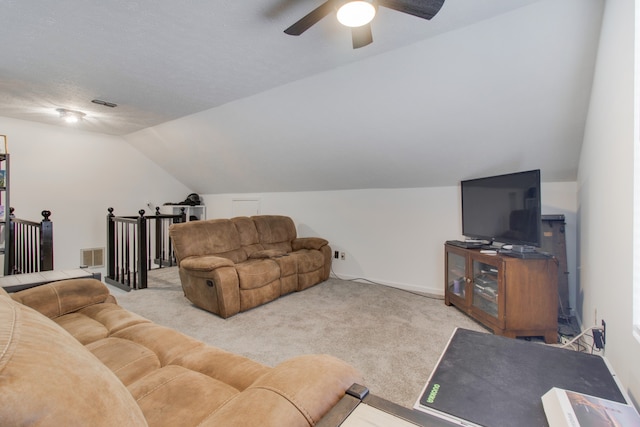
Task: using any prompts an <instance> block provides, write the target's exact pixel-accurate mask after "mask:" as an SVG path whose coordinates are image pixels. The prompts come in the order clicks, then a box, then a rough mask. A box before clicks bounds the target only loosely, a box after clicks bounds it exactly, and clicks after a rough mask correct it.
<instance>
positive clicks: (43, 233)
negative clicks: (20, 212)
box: [4, 208, 53, 276]
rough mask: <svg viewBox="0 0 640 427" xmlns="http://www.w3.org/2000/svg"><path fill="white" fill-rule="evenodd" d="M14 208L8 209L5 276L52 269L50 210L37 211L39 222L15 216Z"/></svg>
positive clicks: (51, 223)
mask: <svg viewBox="0 0 640 427" xmlns="http://www.w3.org/2000/svg"><path fill="white" fill-rule="evenodd" d="M14 211H15V210H14V208H10V209H9V233H10V234H9V247H8V248H7V251H6V253H5V263H4V274H5V276H6V275H10V274H23V273H36V272H40V271H49V270H53V222H52V221H51V220H50V219H49V217H50V216H51V211H47V210H44V211H42V212H41V215H42V217H43V219H42V221H41V222H35V221H29V220H26V219H20V218H15V214H14Z"/></svg>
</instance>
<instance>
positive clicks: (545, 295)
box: [444, 245, 558, 343]
mask: <svg viewBox="0 0 640 427" xmlns="http://www.w3.org/2000/svg"><path fill="white" fill-rule="evenodd" d="M557 270H558V264H557V262H556V260H555V259H552V258H547V259H519V258H512V257H508V256H504V255H500V254H498V255H488V254H482V253H481V252H480V251H479V250H478V249H464V248H459V247H456V246H452V245H445V275H446V277H445V290H444V293H445V298H444V301H445V304H446V305H453V306H455V307H456V308H458V309H459V310H461V311H462V312H464V313H466V314H467V315H469V316H470V317H472V318H474V319H475V320H477V321H478V322H480V323H482V324H483V325H484V326H486V327H488V328H489V329H491V330H493V332H494V333H495V334H496V335H504V336H508V337H512V338H515V337H518V336H543V337H544V339H545V341H546V342H547V343H555V342H557V330H558V318H557V302H556V301H557V298H558V290H557V289H558V279H557Z"/></svg>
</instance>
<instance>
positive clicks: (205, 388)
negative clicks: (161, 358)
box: [129, 365, 239, 427]
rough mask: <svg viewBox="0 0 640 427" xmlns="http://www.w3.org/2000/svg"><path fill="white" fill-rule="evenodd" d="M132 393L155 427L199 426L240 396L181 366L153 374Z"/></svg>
mask: <svg viewBox="0 0 640 427" xmlns="http://www.w3.org/2000/svg"><path fill="white" fill-rule="evenodd" d="M129 390H130V392H131V395H132V396H133V397H134V398H135V399H136V402H138V405H140V408H141V409H142V412H143V413H144V415H145V417H146V419H147V421H148V423H149V425H152V426H154V427H162V426H167V427H175V426H181V425H187V426H195V425H198V424H199V423H200V422H201V421H202V420H203V419H205V418H206V417H207V416H208V415H209V414H210V413H211V412H213V411H214V410H215V409H217V408H218V407H219V406H220V405H221V404H222V403H224V402H225V401H227V400H229V399H230V398H232V397H233V396H235V395H237V394H238V393H239V392H238V390H236V389H235V388H233V387H231V386H230V385H228V384H225V383H223V382H221V381H216V380H215V379H213V378H211V377H209V376H207V375H204V374H201V373H199V372H196V371H192V370H190V369H186V368H184V367H182V366H178V365H169V366H165V367H163V368H160V369H157V370H155V371H153V372H152V373H150V374H149V375H147V376H145V377H144V378H141V379H140V380H139V381H136V382H135V383H133V384H131V385H130V386H129ZM168 408H170V410H167V409H168Z"/></svg>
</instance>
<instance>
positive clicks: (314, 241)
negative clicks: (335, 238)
mask: <svg viewBox="0 0 640 427" xmlns="http://www.w3.org/2000/svg"><path fill="white" fill-rule="evenodd" d="M328 244H329V241H328V240H325V239H323V238H321V237H298V238H296V239H293V241H292V242H291V247H292V248H293V250H294V251H298V250H300V249H315V250H319V249H320V248H321V247H323V246H325V245H328Z"/></svg>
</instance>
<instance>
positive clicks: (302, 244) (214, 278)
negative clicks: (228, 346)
mask: <svg viewBox="0 0 640 427" xmlns="http://www.w3.org/2000/svg"><path fill="white" fill-rule="evenodd" d="M169 235H170V236H171V241H172V242H173V250H174V253H175V256H176V260H177V262H178V266H179V273H180V282H181V283H182V289H183V290H184V294H185V296H186V297H187V299H188V300H189V301H191V302H192V303H193V304H194V305H195V306H197V307H200V308H202V309H205V310H208V311H210V312H212V313H215V314H217V315H219V316H221V317H223V318H227V317H229V316H233V315H234V314H237V313H238V312H241V311H245V310H249V309H251V308H254V307H257V306H259V305H261V304H265V303H267V302H269V301H273V300H275V299H277V298H279V297H280V296H281V295H285V294H288V293H290V292H294V291H302V290H304V289H307V288H309V287H310V286H313V285H315V284H318V283H320V282H322V281H324V280H326V279H328V278H329V274H330V272H331V247H330V246H329V242H327V240H325V239H322V238H319V237H297V233H296V227H295V224H294V223H293V220H292V219H291V218H290V217H287V216H281V215H257V216H252V217H236V218H231V219H212V220H206V221H191V222H186V223H181V224H172V225H171V227H170V228H169Z"/></svg>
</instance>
